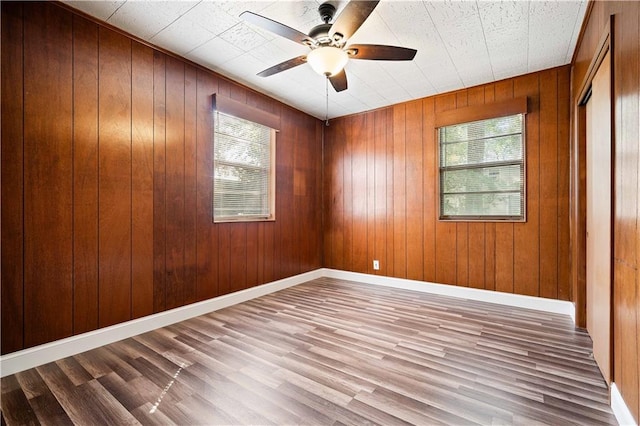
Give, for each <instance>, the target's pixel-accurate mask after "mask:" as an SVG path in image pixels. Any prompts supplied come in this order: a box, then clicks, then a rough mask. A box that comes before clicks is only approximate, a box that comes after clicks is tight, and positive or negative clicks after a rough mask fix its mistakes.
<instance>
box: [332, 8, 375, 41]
mask: <svg viewBox="0 0 640 426" xmlns="http://www.w3.org/2000/svg"><path fill="white" fill-rule="evenodd" d="M379 2H380V0H375V1H359V0H354V1H351V2H349V3H348V4H347V5H346V6H345V7H344V9H343V10H342V12H340V16H338V17H337V18H336V20H335V21H334V23H333V25H332V26H331V29H329V36H331V37H333V35H334V34H336V33H339V34H342V37H343V38H345V39H348V38H350V37H351V36H352V35H353V34H354V33H355V32H356V31H358V28H360V25H362V23H363V22H364V21H366V20H367V18H368V17H369V15H371V12H373V9H375V8H376V6H377V5H378V3H379Z"/></svg>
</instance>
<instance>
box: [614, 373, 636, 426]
mask: <svg viewBox="0 0 640 426" xmlns="http://www.w3.org/2000/svg"><path fill="white" fill-rule="evenodd" d="M610 392H611V401H610V405H611V410H612V411H613V415H614V416H616V420H618V423H619V424H620V426H638V423H636V420H635V419H634V418H633V414H631V410H629V407H628V406H627V404H626V403H625V402H624V399H623V398H622V395H621V394H620V391H619V390H618V386H616V384H615V383H611V388H610Z"/></svg>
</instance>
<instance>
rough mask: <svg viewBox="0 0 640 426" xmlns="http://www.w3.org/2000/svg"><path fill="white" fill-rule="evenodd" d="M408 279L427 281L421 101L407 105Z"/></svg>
mask: <svg viewBox="0 0 640 426" xmlns="http://www.w3.org/2000/svg"><path fill="white" fill-rule="evenodd" d="M405 143H406V145H405V146H406V181H407V184H406V191H407V198H406V205H407V216H406V217H407V219H406V220H407V225H406V226H407V228H406V229H407V231H406V232H407V278H409V279H412V280H422V279H424V266H423V261H424V239H423V238H424V235H423V232H424V231H423V203H424V199H423V188H422V185H423V183H424V181H423V170H424V163H423V156H422V155H423V154H422V151H423V140H422V101H420V100H418V101H413V102H409V103H407V106H406V126H405Z"/></svg>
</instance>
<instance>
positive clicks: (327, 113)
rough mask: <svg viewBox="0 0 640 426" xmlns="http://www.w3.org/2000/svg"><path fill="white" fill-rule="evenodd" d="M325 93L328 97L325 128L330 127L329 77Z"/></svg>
mask: <svg viewBox="0 0 640 426" xmlns="http://www.w3.org/2000/svg"><path fill="white" fill-rule="evenodd" d="M324 88H325V93H326V97H327V109H326V114H325V116H324V124H325V126H327V127H328V126H329V77H328V76H327V78H326V81H325V85H324Z"/></svg>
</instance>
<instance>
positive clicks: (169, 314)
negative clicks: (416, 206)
mask: <svg viewBox="0 0 640 426" xmlns="http://www.w3.org/2000/svg"><path fill="white" fill-rule="evenodd" d="M321 277H329V278H338V279H344V280H350V281H357V282H360V283H365V284H375V285H383V286H387V287H395V288H401V289H406V290H414V291H421V292H426V293H433V294H440V295H445V296H453V297H461V298H464V299H470V300H478V301H483V302H491V303H498V304H503V305H508V306H516V307H521V308H528V309H536V310H540V311H545V312H552V313H559V314H566V315H570V316H571V317H572V318H574V321H575V310H574V306H573V303H571V302H564V301H560V300H553V299H543V298H540V297H530V296H521V295H517V294H510V293H501V292H496V291H487V290H479V289H474V288H468V287H457V286H452V285H445V284H435V283H430V282H424V281H414V280H407V279H402V278H390V277H383V276H381V275H369V274H361V273H357V272H347V271H339V270H336V269H327V268H320V269H316V270H314V271H310V272H306V273H304V274H300V275H296V276H293V277H289V278H285V279H282V280H279V281H274V282H271V283H268V284H263V285H260V286H257V287H252V288H249V289H246V290H241V291H238V292H235V293H231V294H226V295H224V296H219V297H215V298H213V299H209V300H205V301H202V302H198V303H193V304H191V305H187V306H182V307H179V308H175V309H171V310H169V311H165V312H160V313H157V314H153V315H149V316H146V317H143V318H139V319H135V320H132V321H127V322H125V323H121V324H116V325H113V326H110V327H105V328H101V329H99V330H95V331H90V332H88V333H83V334H79V335H77V336H71V337H68V338H66V339H60V340H56V341H55V342H51V343H45V344H43V345H40V346H35V347H33V348H28V349H24V350H21V351H17V352H13V353H10V354H7V355H4V356H1V357H0V377H4V376H8V375H10V374H14V373H17V372H20V371H23V370H27V369H29V368H33V367H37V366H38V365H42V364H46V363H48V362H52V361H55V360H58V359H61V358H65V357H68V356H71V355H75V354H78V353H81V352H85V351H88V350H90V349H94V348H97V347H99V346H103V345H107V344H109V343H113V342H117V341H118V340H122V339H126V338H128V337H132V336H135V335H138V334H141V333H146V332H147V331H151V330H155V329H156V328H160V327H165V326H167V325H170V324H174V323H176V322H179V321H184V320H186V319H189V318H193V317H196V316H198V315H203V314H206V313H209V312H213V311H216V310H218V309H222V308H226V307H227V306H231V305H235V304H237V303H241V302H244V301H247V300H251V299H254V298H256V297H260V296H263V295H265V294H269V293H273V292H275V291H278V290H282V289H285V288H288V287H292V286H295V285H298V284H302V283H304V282H307V281H310V280H313V279H316V278H321Z"/></svg>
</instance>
